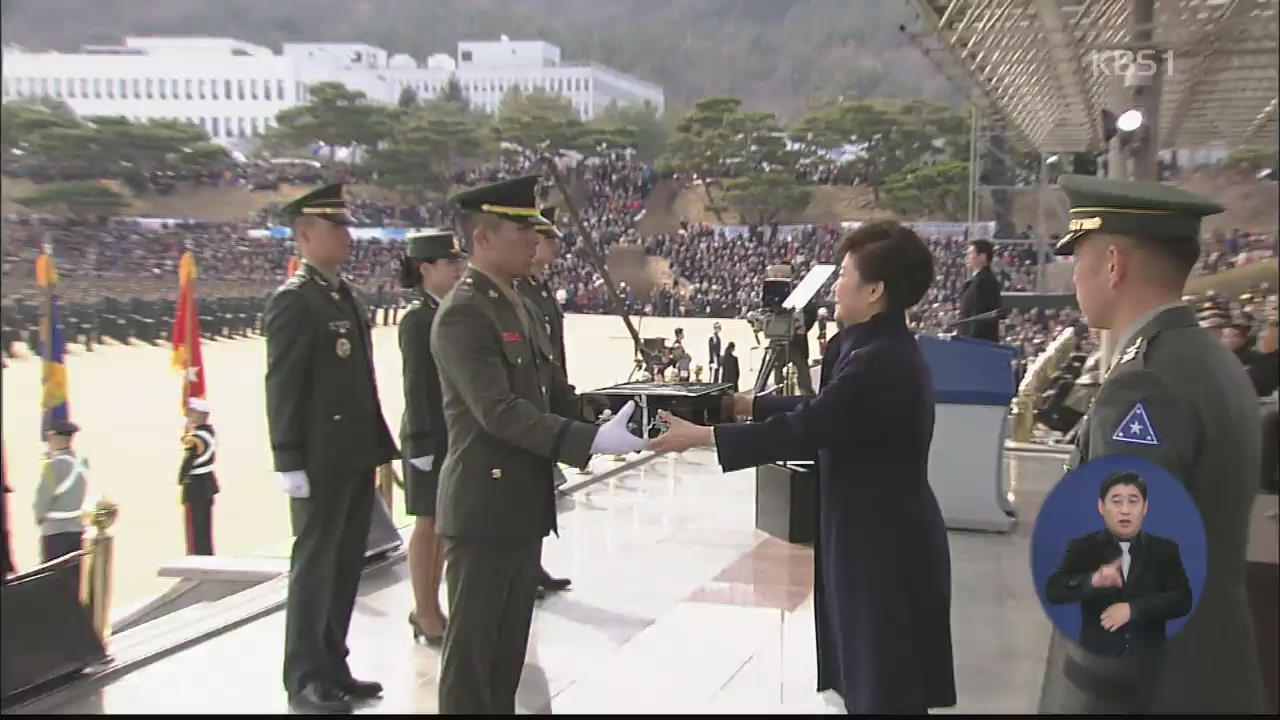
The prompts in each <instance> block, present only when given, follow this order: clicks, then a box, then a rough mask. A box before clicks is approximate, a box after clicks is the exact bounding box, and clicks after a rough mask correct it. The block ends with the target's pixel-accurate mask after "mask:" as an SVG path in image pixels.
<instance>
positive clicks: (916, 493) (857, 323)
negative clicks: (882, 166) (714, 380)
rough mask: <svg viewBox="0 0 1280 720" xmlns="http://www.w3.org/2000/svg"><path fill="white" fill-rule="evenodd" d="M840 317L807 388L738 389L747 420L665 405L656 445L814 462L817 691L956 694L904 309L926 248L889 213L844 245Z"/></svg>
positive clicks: (923, 377)
mask: <svg viewBox="0 0 1280 720" xmlns="http://www.w3.org/2000/svg"><path fill="white" fill-rule="evenodd" d="M839 254H840V255H842V256H843V260H842V262H841V274H840V280H839V282H837V283H836V287H835V291H834V292H835V296H836V319H837V320H838V321H840V322H841V323H842V324H843V326H844V329H843V330H841V332H840V333H839V334H837V335H836V336H835V337H833V338H832V340H831V342H830V343H828V348H827V353H826V355H825V356H824V357H823V361H822V382H821V390H820V392H819V393H818V395H817V396H816V397H812V398H801V397H770V396H762V397H759V398H753V397H752V396H751V395H750V394H749V393H740V394H738V395H737V396H735V397H734V406H735V414H737V415H751V416H752V418H753V419H754V420H755V421H756V422H753V423H748V424H738V425H717V426H715V427H714V428H710V427H702V426H698V425H693V424H692V423H689V422H686V421H684V420H681V419H680V418H676V417H674V416H671V415H670V414H661V415H660V417H661V418H662V419H664V420H665V421H666V422H668V423H669V424H670V430H668V432H667V433H666V434H665V435H663V436H662V437H660V438H658V439H656V440H653V441H651V442H650V447H651V448H652V449H654V450H671V451H681V450H685V449H688V448H691V447H697V446H714V447H716V448H717V453H718V455H719V460H720V465H721V467H722V468H723V469H724V471H725V472H729V471H732V470H738V469H741V468H746V467H751V466H753V465H760V464H763V463H768V462H773V461H778V460H790V459H804V458H806V457H808V458H813V457H815V456H816V458H817V460H818V477H819V481H818V503H817V505H818V509H817V513H818V528H819V532H818V537H817V541H816V542H815V543H814V565H815V573H814V578H815V580H814V603H815V612H816V615H817V617H816V622H815V628H816V631H817V647H818V690H819V691H822V690H827V689H830V690H834V691H836V692H837V693H839V694H840V696H841V697H842V698H843V699H844V702H845V707H846V709H847V710H848V711H850V712H854V713H882V712H912V713H923V712H925V711H926V710H928V709H929V708H934V707H948V706H952V705H954V704H955V701H956V691H955V675H954V668H953V663H952V650H951V558H950V553H949V550H948V546H947V531H946V526H945V525H944V523H943V520H942V513H941V511H940V510H939V508H938V502H937V499H936V498H935V497H934V495H933V491H932V489H930V487H929V477H928V465H929V444H930V442H931V440H932V437H933V420H934V401H933V384H932V381H931V379H930V375H929V369H928V367H927V366H926V364H925V361H924V358H923V356H922V355H921V353H920V349H919V347H918V346H917V344H916V340H915V337H914V336H913V335H912V334H911V331H910V330H909V329H908V328H907V325H906V317H905V316H906V310H907V308H909V307H911V306H912V305H915V304H916V303H917V302H919V300H920V298H921V297H923V295H924V293H925V291H926V290H927V289H928V287H929V284H930V283H931V282H932V280H933V259H932V256H931V254H930V252H929V249H928V248H927V247H926V246H925V244H924V243H923V242H922V241H921V240H920V238H919V237H917V236H916V234H915V233H914V232H912V231H911V230H910V229H909V228H906V227H904V226H902V225H899V224H897V223H894V222H879V223H872V224H869V225H865V226H863V227H861V228H859V229H858V230H856V231H854V232H853V233H851V234H850V235H848V236H847V237H846V238H845V239H844V241H843V242H842V243H841V245H840V248H839Z"/></svg>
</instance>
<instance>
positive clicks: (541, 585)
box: [516, 206, 573, 598]
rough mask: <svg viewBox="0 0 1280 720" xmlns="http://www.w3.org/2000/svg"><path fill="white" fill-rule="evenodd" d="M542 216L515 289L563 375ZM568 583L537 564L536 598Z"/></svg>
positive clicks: (551, 210)
mask: <svg viewBox="0 0 1280 720" xmlns="http://www.w3.org/2000/svg"><path fill="white" fill-rule="evenodd" d="M542 217H544V218H546V219H547V223H548V224H547V225H539V226H537V231H538V235H539V236H540V238H539V240H538V249H537V252H536V253H535V254H534V256H533V272H532V273H530V274H529V275H527V276H525V277H522V278H517V279H516V288H517V289H518V290H519V291H520V294H522V295H524V297H525V298H527V299H528V300H529V302H530V303H532V305H533V306H534V308H536V309H537V310H538V313H539V314H540V315H541V316H542V324H543V328H544V329H545V331H546V333H547V337H549V338H550V339H551V355H552V358H551V359H552V360H554V361H555V362H556V364H557V365H559V366H560V369H561V370H563V371H564V373H565V376H566V377H567V376H568V374H569V366H568V365H566V364H565V350H564V311H563V310H561V309H560V304H559V303H557V302H556V298H555V295H554V294H553V293H552V291H551V286H550V285H549V284H548V283H547V281H546V278H545V273H546V272H547V268H548V267H550V265H551V263H552V261H554V260H555V259H556V256H557V255H559V254H560V239H561V237H562V235H561V234H560V230H559V229H558V228H556V225H555V222H556V208H555V207H554V206H549V207H544V208H542ZM551 469H552V472H554V473H555V486H556V488H559V487H560V486H562V485H564V484H565V483H566V482H568V480H567V479H566V478H565V476H564V471H562V470H561V469H560V465H559V464H558V463H557V464H554V465H552V467H551ZM572 583H573V581H572V580H570V579H569V578H559V577H553V576H552V575H551V573H549V572H547V569H546V568H545V567H542V566H541V565H539V566H538V597H539V598H541V597H543V596H544V595H545V594H546V593H547V592H559V591H561V590H564V589H565V588H567V587H569V585H571V584H572Z"/></svg>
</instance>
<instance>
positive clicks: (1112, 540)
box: [1045, 472, 1191, 657]
mask: <svg viewBox="0 0 1280 720" xmlns="http://www.w3.org/2000/svg"><path fill="white" fill-rule="evenodd" d="M1147 509H1148V498H1147V484H1146V483H1145V482H1144V481H1143V480H1142V478H1141V477H1139V475H1138V474H1137V473H1133V472H1115V473H1111V474H1110V475H1108V476H1107V477H1106V479H1104V480H1103V481H1102V487H1101V489H1100V490H1099V491H1098V514H1099V515H1101V516H1102V520H1103V523H1104V525H1105V529H1103V530H1099V531H1097V532H1092V533H1089V534H1088V535H1083V536H1081V537H1078V538H1076V539H1074V540H1072V541H1071V542H1069V543H1067V551H1066V553H1065V554H1064V555H1063V557H1062V561H1061V562H1060V563H1059V564H1058V569H1057V570H1055V571H1054V573H1053V574H1052V575H1050V576H1049V582H1048V584H1047V585H1046V587H1045V597H1046V598H1047V599H1048V600H1049V602H1051V603H1053V604H1054V605H1066V604H1068V603H1080V621H1081V627H1080V645H1081V647H1083V648H1084V649H1086V650H1089V651H1090V652H1094V653H1097V654H1099V655H1105V656H1110V657H1119V656H1125V655H1137V654H1140V653H1144V652H1149V651H1152V650H1156V649H1158V648H1161V647H1163V646H1164V643H1165V640H1166V633H1165V623H1167V622H1169V621H1170V620H1175V619H1177V618H1180V617H1183V616H1185V615H1186V614H1187V613H1189V612H1191V585H1190V584H1189V583H1188V582H1187V574H1186V571H1185V570H1183V567H1182V555H1181V553H1180V552H1179V550H1178V544H1177V543H1176V542H1174V541H1172V540H1169V539H1166V538H1162V537H1159V536H1156V535H1152V534H1150V533H1144V532H1142V520H1143V518H1144V517H1146V514H1147Z"/></svg>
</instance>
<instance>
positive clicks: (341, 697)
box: [289, 682, 351, 714]
mask: <svg viewBox="0 0 1280 720" xmlns="http://www.w3.org/2000/svg"><path fill="white" fill-rule="evenodd" d="M289 706H290V707H292V708H293V709H295V710H302V711H304V712H320V713H334V714H349V713H350V712H351V701H350V700H348V699H347V695H346V693H344V692H342V691H341V690H339V689H338V688H335V687H333V686H330V685H324V684H322V683H314V682H313V683H311V684H310V685H308V686H306V687H305V688H303V689H302V692H300V693H298V694H296V695H290V696H289Z"/></svg>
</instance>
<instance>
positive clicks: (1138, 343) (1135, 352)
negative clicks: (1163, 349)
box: [1120, 337, 1146, 363]
mask: <svg viewBox="0 0 1280 720" xmlns="http://www.w3.org/2000/svg"><path fill="white" fill-rule="evenodd" d="M1144 343H1146V338H1141V337H1140V338H1137V339H1135V340H1134V341H1133V344H1132V345H1130V346H1129V347H1127V348H1125V349H1124V353H1123V354H1122V355H1121V356H1120V362H1121V363H1127V362H1130V361H1132V360H1133V359H1135V358H1137V357H1139V356H1141V355H1142V346H1143V344H1144Z"/></svg>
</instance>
